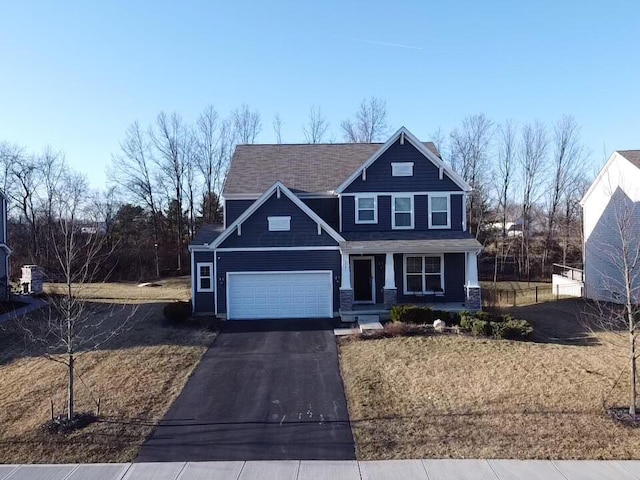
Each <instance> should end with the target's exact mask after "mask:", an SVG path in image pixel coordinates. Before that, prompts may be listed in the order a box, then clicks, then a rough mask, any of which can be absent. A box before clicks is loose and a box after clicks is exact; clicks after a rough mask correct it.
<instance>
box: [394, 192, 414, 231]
mask: <svg viewBox="0 0 640 480" xmlns="http://www.w3.org/2000/svg"><path fill="white" fill-rule="evenodd" d="M391 210H392V211H391V227H392V228H393V229H395V230H401V229H411V228H413V195H394V196H393V197H392V198H391Z"/></svg>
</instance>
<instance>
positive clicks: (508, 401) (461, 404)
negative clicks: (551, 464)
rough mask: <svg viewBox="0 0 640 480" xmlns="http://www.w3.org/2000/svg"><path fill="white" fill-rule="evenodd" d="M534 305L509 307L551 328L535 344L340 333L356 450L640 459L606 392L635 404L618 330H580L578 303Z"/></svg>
mask: <svg viewBox="0 0 640 480" xmlns="http://www.w3.org/2000/svg"><path fill="white" fill-rule="evenodd" d="M537 307H539V308H537V309H536V307H524V308H522V309H520V310H519V311H517V312H514V313H516V314H517V315H518V316H520V317H525V318H529V319H530V320H531V321H532V323H533V324H534V327H536V328H537V327H538V326H540V331H541V332H549V334H550V335H551V337H553V338H549V337H548V338H546V339H544V338H541V336H540V335H541V333H540V332H539V337H538V340H539V343H534V342H526V343H524V342H514V341H508V340H489V339H480V338H471V337H467V336H456V335H439V336H432V337H420V338H418V337H405V338H391V339H381V340H351V341H350V340H346V341H343V342H342V343H341V345H340V360H341V369H342V372H343V378H344V383H345V389H346V392H347V398H348V404H349V411H350V415H351V419H352V421H353V429H354V434H355V438H356V445H357V452H358V458H359V459H391V458H421V457H428V458H438V457H449V458H472V457H473V458H595V459H605V458H608V459H614V458H615V459H620V458H640V429H633V428H629V427H624V426H622V425H620V424H616V423H614V422H612V421H611V420H610V419H609V418H608V417H607V416H606V414H605V412H604V409H603V399H605V402H606V404H607V405H628V401H627V392H626V383H625V380H626V377H625V376H624V374H625V373H626V363H625V362H626V358H625V357H624V353H625V352H624V350H621V349H619V348H618V347H617V345H616V342H615V340H617V337H616V336H615V335H614V334H605V333H597V334H595V335H593V336H590V337H587V335H585V334H584V332H582V334H581V335H577V332H578V331H579V330H580V328H578V327H577V326H576V325H574V324H572V319H575V314H576V312H577V311H579V310H580V309H581V308H582V303H581V301H564V302H558V303H556V304H547V305H544V306H537ZM573 322H574V323H575V322H577V320H573ZM563 323H566V325H565V327H564V328H563V327H562V324H563ZM545 340H546V342H547V343H544V341H545ZM621 372H622V374H623V377H622V378H621V381H620V382H619V383H618V385H617V386H616V387H615V388H613V390H612V387H613V385H614V383H615V381H616V379H617V378H618V377H619V375H620V374H621Z"/></svg>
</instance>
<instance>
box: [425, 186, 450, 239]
mask: <svg viewBox="0 0 640 480" xmlns="http://www.w3.org/2000/svg"><path fill="white" fill-rule="evenodd" d="M433 197H445V198H446V199H447V224H446V225H433V222H432V216H431V213H432V210H431V207H432V205H433V202H432V201H431V199H432V198H433ZM427 202H428V203H429V211H428V217H427V218H428V222H429V229H432V230H445V229H450V228H451V195H449V194H448V193H430V194H429V195H428V197H427ZM436 213H442V212H436Z"/></svg>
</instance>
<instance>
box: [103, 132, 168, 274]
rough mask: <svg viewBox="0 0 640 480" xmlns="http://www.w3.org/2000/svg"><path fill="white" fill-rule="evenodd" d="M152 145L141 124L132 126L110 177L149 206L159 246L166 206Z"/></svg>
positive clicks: (113, 160)
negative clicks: (159, 184)
mask: <svg viewBox="0 0 640 480" xmlns="http://www.w3.org/2000/svg"><path fill="white" fill-rule="evenodd" d="M151 159H152V152H151V146H150V144H149V141H148V139H147V138H146V136H145V134H144V132H143V131H142V130H141V129H140V125H139V124H138V122H134V123H133V124H131V125H130V126H129V127H128V128H127V130H126V132H125V139H124V140H123V141H122V142H121V143H120V153H119V154H115V155H113V156H112V167H111V168H110V170H109V172H108V175H109V177H110V179H111V180H112V181H114V182H115V183H116V184H117V185H119V186H120V187H121V188H123V189H124V190H125V192H126V193H127V194H129V195H131V197H132V198H133V201H134V202H135V203H139V204H141V205H143V206H144V207H146V208H147V209H148V210H149V212H150V213H151V218H152V223H153V241H154V244H155V245H158V242H159V240H160V234H161V226H162V224H161V220H160V218H161V212H162V206H161V203H160V199H159V192H158V185H157V183H156V181H155V176H154V173H153V162H152V160H151ZM155 267H156V276H157V277H160V259H159V258H158V249H157V248H155Z"/></svg>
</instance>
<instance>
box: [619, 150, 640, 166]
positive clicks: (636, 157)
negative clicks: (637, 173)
mask: <svg viewBox="0 0 640 480" xmlns="http://www.w3.org/2000/svg"><path fill="white" fill-rule="evenodd" d="M618 153H619V154H620V155H622V156H623V157H624V158H626V159H627V160H629V161H630V162H631V163H633V164H634V165H635V166H636V167H638V168H640V150H618Z"/></svg>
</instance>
